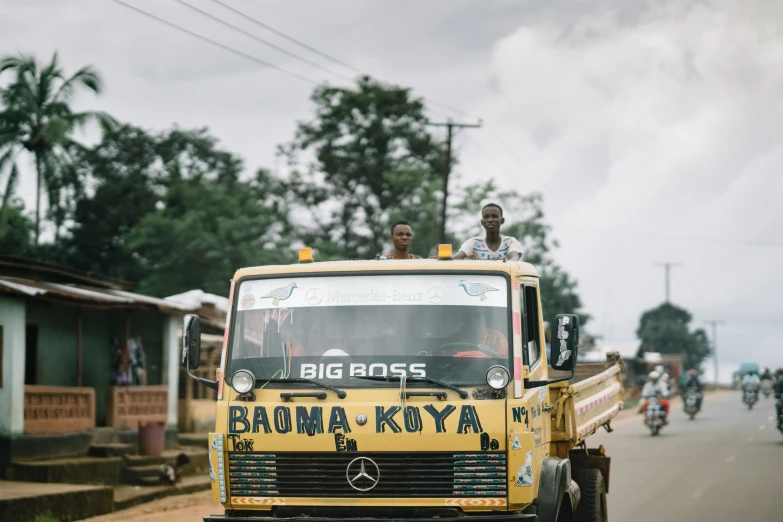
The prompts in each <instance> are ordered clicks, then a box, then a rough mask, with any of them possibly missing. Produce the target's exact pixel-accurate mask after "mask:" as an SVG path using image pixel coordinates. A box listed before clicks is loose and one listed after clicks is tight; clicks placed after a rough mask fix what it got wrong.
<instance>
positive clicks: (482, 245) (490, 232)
mask: <svg viewBox="0 0 783 522" xmlns="http://www.w3.org/2000/svg"><path fill="white" fill-rule="evenodd" d="M505 222H506V220H505V219H504V218H503V209H502V208H500V205H498V204H496V203H488V204H486V205H484V208H482V209H481V226H482V227H484V230H485V231H486V237H483V238H481V237H472V238H470V239H468V240H467V241H465V242H464V243H463V244H462V246H461V247H460V249H459V252H457V255H455V256H454V259H465V258H468V259H480V260H487V261H490V260H502V259H507V260H508V261H521V260H522V245H520V244H519V241H517V240H516V239H515V238H513V237H511V236H503V235H501V234H500V226H501V225H502V224H503V223H505Z"/></svg>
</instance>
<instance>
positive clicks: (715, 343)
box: [704, 319, 724, 388]
mask: <svg viewBox="0 0 783 522" xmlns="http://www.w3.org/2000/svg"><path fill="white" fill-rule="evenodd" d="M704 322H705V323H707V324H711V325H712V356H713V357H714V361H715V387H716V388H717V387H718V333H717V329H716V326H717V325H719V324H723V323H724V321H721V320H716V319H710V320H709V321H704Z"/></svg>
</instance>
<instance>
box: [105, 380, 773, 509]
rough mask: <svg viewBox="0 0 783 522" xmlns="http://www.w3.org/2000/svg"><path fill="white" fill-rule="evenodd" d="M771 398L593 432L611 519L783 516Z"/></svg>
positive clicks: (174, 500)
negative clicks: (608, 463) (607, 459)
mask: <svg viewBox="0 0 783 522" xmlns="http://www.w3.org/2000/svg"><path fill="white" fill-rule="evenodd" d="M773 414H774V403H773V399H764V398H762V399H761V400H760V402H759V403H758V404H757V405H756V407H755V408H754V409H753V410H752V411H748V409H747V408H746V407H745V406H744V405H743V404H742V402H741V399H740V395H739V392H727V393H721V394H720V395H712V396H711V395H708V396H707V398H706V399H705V403H704V409H703V411H702V412H701V413H700V414H699V415H698V416H697V417H696V420H694V421H690V420H688V419H687V418H686V417H685V415H684V414H683V413H682V407H681V405H680V404H679V403H676V404H675V405H673V409H672V419H671V423H670V424H669V426H666V428H664V429H663V431H662V432H661V434H660V435H659V436H658V437H652V436H650V434H649V431H648V430H647V428H646V427H645V426H644V425H643V424H642V419H641V416H639V415H636V416H630V417H625V418H622V419H618V420H616V421H615V426H614V428H615V431H614V432H613V433H601V434H598V435H596V436H594V437H591V438H590V442H591V446H592V445H593V444H595V445H596V446H597V445H598V444H603V445H604V447H605V448H606V452H607V454H608V455H609V456H611V457H612V476H611V491H610V494H609V520H610V521H611V522H667V521H672V522H736V521H739V520H741V521H744V522H757V521H758V522H778V521H783V434H781V433H780V432H779V431H778V430H777V429H776V428H775V423H774V420H773V418H772V415H773ZM219 511H220V508H219V505H218V504H216V503H213V502H212V494H211V493H209V492H203V493H197V494H193V495H187V496H182V497H170V498H167V499H163V500H159V501H156V502H153V503H150V504H145V505H143V506H138V507H135V508H131V509H129V510H126V511H121V512H117V513H112V514H109V515H105V516H103V517H99V518H96V519H90V522H198V521H200V520H201V517H202V516H204V515H207V514H210V513H217V512H219Z"/></svg>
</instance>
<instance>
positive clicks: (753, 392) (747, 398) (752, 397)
mask: <svg viewBox="0 0 783 522" xmlns="http://www.w3.org/2000/svg"><path fill="white" fill-rule="evenodd" d="M758 400H759V391H758V389H756V388H753V387H750V386H748V387H746V388H745V390H744V391H743V392H742V402H744V403H745V404H747V405H748V409H749V410H752V409H753V405H754V404H756V402H758Z"/></svg>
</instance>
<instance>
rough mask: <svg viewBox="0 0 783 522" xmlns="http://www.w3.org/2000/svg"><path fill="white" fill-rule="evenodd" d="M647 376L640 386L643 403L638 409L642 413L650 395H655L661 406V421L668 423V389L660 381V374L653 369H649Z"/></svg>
mask: <svg viewBox="0 0 783 522" xmlns="http://www.w3.org/2000/svg"><path fill="white" fill-rule="evenodd" d="M647 377H648V380H647V382H646V383H645V384H644V388H642V399H644V403H643V404H642V407H641V408H640V409H639V413H644V411H645V410H646V409H647V405H648V404H649V402H650V401H649V399H650V397H657V398H658V402H660V403H661V408H663V422H664V424H668V423H669V389H668V387H667V386H666V385H664V384H663V382H662V381H661V374H660V373H658V372H656V371H655V370H653V371H651V372H650V374H649V375H648V376H647Z"/></svg>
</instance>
